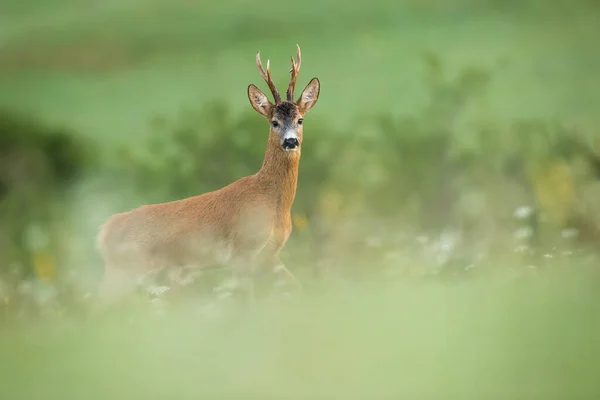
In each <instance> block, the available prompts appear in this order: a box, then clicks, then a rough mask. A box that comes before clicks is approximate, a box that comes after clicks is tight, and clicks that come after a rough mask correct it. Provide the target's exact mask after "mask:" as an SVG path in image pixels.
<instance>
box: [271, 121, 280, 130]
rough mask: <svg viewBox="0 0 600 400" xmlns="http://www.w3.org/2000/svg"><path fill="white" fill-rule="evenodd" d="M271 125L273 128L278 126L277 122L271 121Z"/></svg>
mask: <svg viewBox="0 0 600 400" xmlns="http://www.w3.org/2000/svg"><path fill="white" fill-rule="evenodd" d="M271 125H273V128H277V127H278V126H279V122H277V121H271Z"/></svg>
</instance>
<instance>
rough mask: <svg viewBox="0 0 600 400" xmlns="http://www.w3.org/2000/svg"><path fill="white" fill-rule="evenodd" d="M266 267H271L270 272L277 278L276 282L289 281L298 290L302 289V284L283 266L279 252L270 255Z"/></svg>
mask: <svg viewBox="0 0 600 400" xmlns="http://www.w3.org/2000/svg"><path fill="white" fill-rule="evenodd" d="M268 267H269V268H270V269H271V272H272V273H273V274H274V276H275V277H277V278H279V280H278V282H283V283H291V284H293V285H294V286H295V287H296V288H297V289H298V290H302V284H301V283H300V281H299V280H298V279H297V278H296V277H295V276H294V274H292V273H291V272H290V270H289V269H287V268H286V267H285V265H284V264H283V262H281V258H279V254H274V255H272V256H271V258H270V261H269V266H268Z"/></svg>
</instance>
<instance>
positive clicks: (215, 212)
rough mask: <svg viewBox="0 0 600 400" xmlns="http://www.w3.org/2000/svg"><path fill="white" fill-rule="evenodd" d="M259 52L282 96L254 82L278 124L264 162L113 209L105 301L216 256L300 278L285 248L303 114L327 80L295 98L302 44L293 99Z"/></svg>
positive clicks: (238, 269) (256, 96)
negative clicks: (218, 184)
mask: <svg viewBox="0 0 600 400" xmlns="http://www.w3.org/2000/svg"><path fill="white" fill-rule="evenodd" d="M256 58H257V64H258V66H259V70H260V72H261V75H262V76H263V78H265V81H266V82H267V84H268V85H269V88H270V89H271V92H272V94H273V96H274V98H275V104H273V103H271V102H270V101H269V100H268V98H267V97H266V96H265V95H264V94H263V93H262V92H261V91H260V90H259V89H258V88H257V87H256V86H254V85H250V86H249V87H248V97H249V100H250V103H251V105H252V106H253V107H254V109H255V110H256V111H258V112H259V113H260V114H262V115H263V116H265V117H266V118H267V119H268V120H269V123H270V125H271V128H270V132H269V139H268V141H267V149H266V152H265V158H264V162H263V165H262V167H261V169H260V170H259V171H258V172H257V173H256V174H254V175H251V176H246V177H243V178H241V179H239V180H237V181H235V182H233V183H231V184H229V185H227V186H225V187H223V188H221V189H219V190H216V191H213V192H209V193H204V194H201V195H198V196H194V197H190V198H186V199H182V200H177V201H172V202H168V203H161V204H152V205H144V206H141V207H139V208H137V209H134V210H132V211H129V212H125V213H120V214H116V215H113V216H112V217H111V218H110V219H109V220H108V221H107V222H106V223H105V224H104V226H103V227H102V228H101V230H100V233H99V235H98V240H97V241H98V249H99V251H100V253H101V255H102V257H103V259H104V261H105V274H104V278H103V281H102V282H101V286H100V293H99V294H100V297H101V300H111V299H116V298H118V297H120V296H121V295H123V294H125V293H127V291H128V290H129V289H131V288H133V287H134V285H135V283H134V282H135V280H136V279H137V278H139V277H142V276H144V275H145V274H147V273H149V272H153V271H157V270H160V269H162V268H164V267H182V266H196V267H199V268H201V267H203V266H205V265H208V264H211V265H212V264H215V263H216V264H220V265H223V266H231V267H232V268H233V271H234V272H235V273H236V274H237V275H238V276H243V277H249V276H250V279H251V274H252V273H253V272H254V269H255V268H256V267H257V266H258V265H262V266H266V267H269V268H272V269H274V270H276V271H278V272H280V273H284V274H285V275H286V276H287V277H288V278H290V279H294V278H293V275H292V274H291V273H290V272H289V271H288V270H287V269H286V268H285V267H284V266H283V264H282V263H281V260H280V259H279V252H280V250H281V248H282V247H283V246H284V244H285V242H286V241H287V239H288V237H289V235H290V233H291V231H292V222H291V207H292V204H293V202H294V197H295V194H296V187H297V183H298V166H299V161H300V154H301V143H302V119H303V116H304V114H305V113H306V112H307V111H308V110H309V109H310V108H312V106H313V105H314V104H315V103H316V101H317V99H318V95H319V89H320V86H319V81H318V80H317V79H316V78H314V79H313V80H311V82H310V83H309V84H308V86H307V87H306V88H305V89H304V91H303V93H302V95H301V96H300V98H299V99H298V101H296V102H293V89H294V85H295V80H296V76H297V73H298V70H299V67H300V49H299V47H298V63H297V64H296V63H295V62H294V60H293V59H292V71H291V72H292V81H291V82H290V86H289V88H288V93H287V101H282V100H281V98H280V96H279V93H278V92H277V89H276V88H275V86H274V84H273V82H272V79H271V75H270V70H269V64H268V63H267V72H266V73H265V72H264V70H263V68H262V64H261V62H260V57H259V54H257V57H256Z"/></svg>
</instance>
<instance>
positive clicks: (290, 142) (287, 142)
mask: <svg viewBox="0 0 600 400" xmlns="http://www.w3.org/2000/svg"><path fill="white" fill-rule="evenodd" d="M299 144H300V143H298V139H296V138H286V139H283V148H284V149H295V148H296V147H298V145H299Z"/></svg>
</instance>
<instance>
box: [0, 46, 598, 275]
mask: <svg viewBox="0 0 600 400" xmlns="http://www.w3.org/2000/svg"><path fill="white" fill-rule="evenodd" d="M424 61H425V62H424V66H425V67H424V72H425V73H424V75H423V84H424V85H425V87H426V88H427V89H428V93H429V102H428V104H426V106H425V107H424V108H423V109H422V110H420V111H419V112H417V113H415V114H414V115H407V116H401V117H393V116H391V115H388V114H386V113H385V112H384V113H381V114H379V115H357V116H356V121H355V124H354V125H353V126H354V129H353V130H352V131H350V132H346V131H337V130H335V129H332V128H331V127H330V126H329V125H328V123H327V121H326V120H323V119H321V120H319V119H318V118H315V119H313V118H308V119H307V121H306V132H305V141H304V144H303V152H302V161H301V167H300V169H301V171H300V181H299V187H298V193H297V198H296V202H295V204H294V207H293V214H294V215H293V221H294V225H295V228H296V229H295V230H294V232H293V236H292V238H291V240H290V242H289V244H288V246H286V248H285V250H284V251H285V252H286V253H287V254H286V256H293V257H292V259H293V260H294V264H297V265H304V266H307V268H305V273H306V274H309V273H318V274H322V273H329V272H331V271H339V272H341V273H343V274H347V275H348V274H350V275H351V274H358V275H360V276H365V275H369V276H380V277H384V278H385V279H389V277H390V276H392V275H393V276H429V275H430V274H434V275H441V276H445V275H450V276H457V275H464V274H471V273H473V272H476V271H485V266H486V265H489V264H490V260H492V259H493V260H495V263H496V264H498V260H500V261H503V260H504V261H507V262H509V263H508V264H507V265H511V266H512V265H514V264H515V261H524V262H523V263H522V264H523V265H531V263H532V262H533V263H535V264H536V265H540V264H539V262H538V261H532V257H535V256H536V255H539V254H545V255H548V254H549V253H548V252H549V251H550V252H554V253H552V254H559V253H560V252H563V251H566V250H565V249H575V248H577V247H578V246H581V245H584V244H585V243H591V244H592V245H593V246H597V243H598V240H599V239H600V206H599V203H598V202H597V201H596V200H595V199H598V196H600V191H599V189H598V188H599V183H598V182H599V180H598V178H599V177H600V158H599V156H598V150H599V149H598V148H597V147H595V145H594V143H593V141H592V139H593V138H594V135H593V132H584V131H578V130H575V129H573V128H568V127H565V126H564V125H563V124H561V123H559V122H555V121H538V120H526V121H508V122H507V121H497V120H493V119H489V118H487V117H486V116H485V115H480V114H477V115H476V116H475V117H473V116H471V115H470V114H469V110H470V107H472V106H473V104H476V103H478V102H481V101H482V100H484V99H485V96H486V93H487V91H486V89H487V85H488V83H489V82H490V81H491V80H492V79H493V71H487V70H482V69H476V68H466V69H464V70H463V71H461V72H460V73H459V74H458V75H456V76H453V77H450V76H448V75H447V73H446V71H445V70H444V66H443V63H442V62H441V60H439V59H438V58H437V57H436V56H435V55H433V54H428V55H426V57H425V58H424ZM150 127H151V129H152V133H151V134H150V138H149V140H148V141H147V142H145V143H137V144H136V146H135V147H133V146H132V147H128V148H124V149H120V150H116V151H111V152H110V156H109V157H107V158H106V159H104V160H103V161H102V163H101V164H100V163H98V162H99V158H97V157H95V156H94V157H92V155H91V153H90V152H89V150H88V149H89V148H88V147H87V146H86V145H85V143H84V142H83V141H81V140H80V137H81V136H78V135H75V134H74V133H73V132H70V131H68V130H57V129H54V128H47V127H46V126H44V125H43V124H41V123H39V122H37V121H36V120H31V119H30V118H28V117H23V116H17V115H15V114H12V113H8V112H4V113H1V114H0V193H1V194H0V196H1V197H0V210H1V215H2V227H1V228H0V241H1V243H2V249H3V251H2V254H1V255H0V257H2V260H1V262H0V271H1V273H2V274H3V275H4V276H5V277H6V276H8V271H9V270H11V268H13V269H16V270H18V273H17V274H16V275H14V276H19V277H23V276H27V275H32V274H33V272H34V271H35V272H36V277H37V279H38V280H40V281H44V280H52V279H53V278H54V275H55V274H57V273H58V272H60V270H61V268H62V269H63V270H64V269H65V268H66V267H64V266H63V264H61V263H60V260H59V258H60V257H59V255H60V254H61V251H60V249H68V251H67V252H77V251H79V253H80V255H79V257H80V258H79V259H78V261H77V263H83V262H85V258H89V259H91V258H93V257H96V255H94V256H92V255H91V253H92V252H93V251H94V250H93V243H94V235H95V233H96V231H95V230H94V229H97V228H96V226H95V225H94V227H93V228H92V230H91V231H90V230H89V229H88V230H84V231H77V229H71V227H70V226H69V224H75V223H77V222H79V221H78V220H81V219H86V220H87V219H89V220H94V221H96V218H97V222H98V225H99V223H100V222H101V219H103V218H105V217H108V216H109V215H110V214H111V213H113V212H120V211H125V210H128V209H131V208H133V207H136V206H138V205H140V204H143V203H152V202H163V201H169V200H175V199H179V198H183V197H187V196H193V195H196V194H200V193H203V192H207V191H211V190H215V189H218V188H220V187H222V186H224V185H226V184H228V183H230V182H232V181H234V180H236V179H238V178H240V177H242V176H245V175H249V174H253V173H255V172H256V171H258V169H259V168H260V166H261V164H262V160H263V156H264V150H265V147H266V143H267V133H268V125H267V123H266V122H265V121H264V119H263V118H262V117H260V116H258V115H256V113H255V112H254V111H253V110H251V109H250V107H248V111H247V112H245V113H241V114H234V113H233V112H232V111H231V110H230V109H229V108H228V106H227V104H226V103H225V102H221V101H215V102H214V103H211V104H207V105H204V106H203V107H202V108H201V109H199V110H186V111H183V112H182V113H181V114H180V115H179V116H178V117H177V118H175V119H174V120H170V119H168V118H165V117H156V118H155V119H154V120H153V121H151V124H150ZM92 166H93V167H94V179H97V178H100V179H99V181H98V182H100V185H96V186H94V185H91V186H85V185H83V186H79V192H80V197H79V198H78V200H77V201H78V202H81V203H86V202H87V204H89V205H88V208H87V209H86V208H85V207H84V208H83V209H82V210H84V211H82V212H80V213H78V214H76V213H75V212H74V209H73V208H72V207H73V204H74V200H73V198H69V196H70V195H71V194H72V193H73V192H72V191H69V190H68V189H69V187H70V184H71V183H72V182H73V181H74V180H76V179H77V178H78V176H79V177H81V176H82V175H81V174H82V173H83V172H84V171H86V170H87V171H90V168H91V167H92ZM86 180H90V179H89V174H88V175H87V176H86V177H85V179H83V181H86ZM92 180H93V179H92ZM81 181H82V180H79V183H81ZM82 188H83V189H82ZM109 197H112V199H113V200H111V201H108V200H106V199H108V198H109ZM94 199H95V200H94ZM108 203H110V206H106V204H108ZM99 204H102V205H104V206H103V207H100V206H99ZM80 210H81V209H80ZM92 212H94V213H95V216H94V217H93V218H92V217H91V216H90V215H89V214H91V213H92ZM100 214H101V215H100ZM95 223H96V222H94V224H95ZM74 243H75V244H74ZM548 249H550V250H548ZM560 254H562V253H560ZM296 270H297V268H296ZM381 273H383V275H381ZM374 274H375V275H374ZM5 280H6V279H5ZM8 281H10V280H8Z"/></svg>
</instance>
